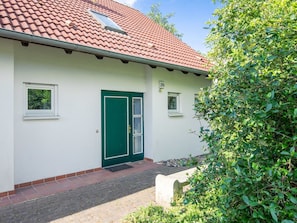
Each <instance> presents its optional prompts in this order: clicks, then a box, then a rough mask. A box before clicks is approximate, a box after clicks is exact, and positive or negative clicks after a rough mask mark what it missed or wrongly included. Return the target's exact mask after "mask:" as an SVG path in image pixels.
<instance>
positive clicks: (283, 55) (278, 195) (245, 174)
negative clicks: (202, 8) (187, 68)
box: [185, 0, 297, 223]
mask: <svg viewBox="0 0 297 223" xmlns="http://www.w3.org/2000/svg"><path fill="white" fill-rule="evenodd" d="M223 2H224V3H225V6H224V8H222V9H220V10H217V11H216V13H215V14H216V15H217V18H218V20H217V21H214V22H213V28H212V31H211V35H210V36H209V39H208V40H209V42H210V43H211V44H213V48H212V49H213V50H212V51H211V53H210V55H211V56H212V57H213V58H215V61H216V64H215V65H214V67H213V72H212V74H211V77H212V78H213V79H214V80H215V81H214V83H215V84H214V85H213V86H212V87H211V88H208V89H205V90H204V91H202V92H200V95H199V99H198V103H197V104H196V110H197V116H198V117H203V118H204V119H206V120H207V121H208V122H209V123H210V129H211V130H210V129H201V135H202V137H203V138H204V140H205V141H207V142H208V145H209V148H210V150H211V155H210V157H209V159H208V168H207V169H206V170H205V171H202V172H201V173H200V174H197V175H195V176H194V177H192V178H191V185H192V186H193V189H192V190H191V191H190V192H189V193H188V194H187V196H186V198H185V203H194V204H197V208H199V209H200V210H205V212H204V217H205V219H211V220H209V221H208V220H207V221H206V222H229V223H230V222H282V223H291V222H297V169H296V165H297V151H296V142H297V127H296V126H297V48H296V46H297V38H296V36H297V2H296V1H295V0H265V1H264V0H246V1H238V0H228V1H223Z"/></svg>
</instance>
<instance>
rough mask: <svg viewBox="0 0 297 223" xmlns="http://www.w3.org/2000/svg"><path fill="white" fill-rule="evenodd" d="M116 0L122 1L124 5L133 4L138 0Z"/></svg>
mask: <svg viewBox="0 0 297 223" xmlns="http://www.w3.org/2000/svg"><path fill="white" fill-rule="evenodd" d="M115 1H117V2H120V3H122V4H124V5H129V6H133V5H134V3H135V2H136V1H137V0H115Z"/></svg>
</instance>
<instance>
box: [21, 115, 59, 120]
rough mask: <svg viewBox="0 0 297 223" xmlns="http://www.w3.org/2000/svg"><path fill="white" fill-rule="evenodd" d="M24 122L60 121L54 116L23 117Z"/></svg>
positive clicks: (57, 116)
mask: <svg viewBox="0 0 297 223" xmlns="http://www.w3.org/2000/svg"><path fill="white" fill-rule="evenodd" d="M23 119H24V120H57V119H60V116H59V115H55V116H24V117H23Z"/></svg>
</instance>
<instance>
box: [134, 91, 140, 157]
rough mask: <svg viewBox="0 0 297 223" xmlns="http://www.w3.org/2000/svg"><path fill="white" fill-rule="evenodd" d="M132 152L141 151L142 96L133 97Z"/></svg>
mask: <svg viewBox="0 0 297 223" xmlns="http://www.w3.org/2000/svg"><path fill="white" fill-rule="evenodd" d="M132 101H133V103H132V104H133V114H132V116H133V119H132V120H133V123H132V127H133V131H132V133H133V154H139V153H142V152H143V131H142V128H143V126H142V122H143V117H142V98H139V97H133V99H132Z"/></svg>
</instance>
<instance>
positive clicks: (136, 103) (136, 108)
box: [133, 98, 142, 115]
mask: <svg viewBox="0 0 297 223" xmlns="http://www.w3.org/2000/svg"><path fill="white" fill-rule="evenodd" d="M141 107H142V106H141V98H133V115H141V113H142V112H141Z"/></svg>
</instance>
